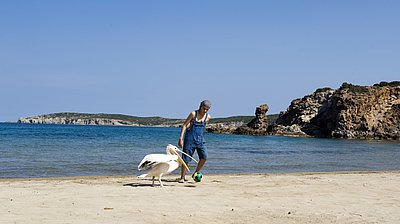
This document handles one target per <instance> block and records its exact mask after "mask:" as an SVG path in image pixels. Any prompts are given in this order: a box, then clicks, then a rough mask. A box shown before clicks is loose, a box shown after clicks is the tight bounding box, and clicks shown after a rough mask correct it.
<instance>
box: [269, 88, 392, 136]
mask: <svg viewBox="0 0 400 224" xmlns="http://www.w3.org/2000/svg"><path fill="white" fill-rule="evenodd" d="M272 133H273V134H276V135H297V136H314V137H335V138H351V139H352V138H357V139H394V140H400V82H391V83H380V84H375V85H374V86H356V85H352V84H347V83H343V85H342V86H341V87H340V88H339V89H338V90H336V91H333V90H332V89H329V88H325V89H322V90H317V91H316V92H314V93H313V94H311V95H309V96H305V97H303V98H302V99H296V100H293V101H292V103H291V105H290V106H289V108H288V110H287V111H286V112H284V113H282V114H281V115H280V117H279V118H278V119H277V121H276V125H275V126H274V127H273V130H272Z"/></svg>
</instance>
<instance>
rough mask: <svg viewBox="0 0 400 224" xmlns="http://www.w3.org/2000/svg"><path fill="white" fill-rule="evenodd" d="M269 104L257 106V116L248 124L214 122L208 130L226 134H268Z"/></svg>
mask: <svg viewBox="0 0 400 224" xmlns="http://www.w3.org/2000/svg"><path fill="white" fill-rule="evenodd" d="M268 109H269V107H268V105H267V104H263V105H260V106H258V107H257V108H256V112H255V115H256V117H255V118H254V119H253V120H251V121H250V122H249V123H248V124H247V125H243V123H242V124H240V125H238V123H236V124H214V125H211V124H210V125H209V127H208V128H207V131H208V132H212V133H224V134H245V135H266V134H267V128H268V118H267V111H268Z"/></svg>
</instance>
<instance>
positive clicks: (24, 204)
mask: <svg viewBox="0 0 400 224" xmlns="http://www.w3.org/2000/svg"><path fill="white" fill-rule="evenodd" d="M177 177H178V175H176V174H171V175H168V176H165V177H164V178H163V183H164V187H162V188H160V187H152V186H151V179H150V178H146V179H138V178H137V177H135V176H83V177H76V176H75V177H50V178H13V179H6V178H1V179H0V222H1V223H3V222H4V223H33V224H36V223H37V224H39V223H167V224H176V223H188V222H197V223H221V224H222V223H257V222H258V223H272V224H281V223H282V224H283V223H289V224H290V223H293V224H294V223H300V224H302V223H322V224H325V223H326V224H328V223H398V222H399V221H400V214H399V213H398V211H399V210H400V190H399V188H398V186H399V185H400V171H399V170H395V171H338V172H301V173H260V174H222V175H220V174H208V175H207V174H206V175H205V176H204V177H203V180H202V182H200V183H195V182H194V181H192V180H189V181H188V182H186V183H183V184H180V183H177V182H176V178H177ZM157 184H158V183H157V182H156V185H157Z"/></svg>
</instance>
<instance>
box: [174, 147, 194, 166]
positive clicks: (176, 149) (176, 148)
mask: <svg viewBox="0 0 400 224" xmlns="http://www.w3.org/2000/svg"><path fill="white" fill-rule="evenodd" d="M175 151H178V152H180V153H182V154H185V155H186V156H188V157H189V158H191V159H193V161H195V162H196V163H199V162H198V161H197V160H195V159H194V158H193V157H191V156H190V155H189V154H187V153H186V152H183V151H182V150H180V149H178V147H175Z"/></svg>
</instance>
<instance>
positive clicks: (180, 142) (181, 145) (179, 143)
mask: <svg viewBox="0 0 400 224" xmlns="http://www.w3.org/2000/svg"><path fill="white" fill-rule="evenodd" d="M178 147H179V148H183V140H182V139H181V138H180V139H179V141H178Z"/></svg>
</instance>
